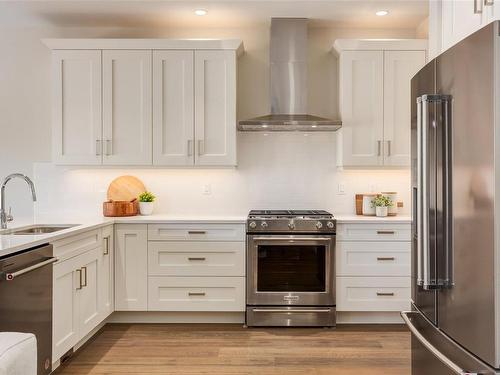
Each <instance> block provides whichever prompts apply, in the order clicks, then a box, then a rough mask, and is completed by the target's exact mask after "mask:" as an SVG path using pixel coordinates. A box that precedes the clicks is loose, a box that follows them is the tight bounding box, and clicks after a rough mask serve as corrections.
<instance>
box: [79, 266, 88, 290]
mask: <svg viewBox="0 0 500 375" xmlns="http://www.w3.org/2000/svg"><path fill="white" fill-rule="evenodd" d="M82 271H83V272H82V273H85V281H84V282H83V284H82V287H83V286H87V267H82ZM82 273H80V275H81V274H82Z"/></svg>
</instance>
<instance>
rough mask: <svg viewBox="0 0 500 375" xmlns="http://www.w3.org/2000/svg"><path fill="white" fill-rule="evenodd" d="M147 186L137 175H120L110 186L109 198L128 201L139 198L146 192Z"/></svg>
mask: <svg viewBox="0 0 500 375" xmlns="http://www.w3.org/2000/svg"><path fill="white" fill-rule="evenodd" d="M145 191H146V187H145V186H144V184H143V183H142V181H141V180H139V179H138V178H137V177H134V176H120V177H117V178H115V179H114V180H113V181H112V182H111V184H109V187H108V200H112V201H127V202H130V201H131V200H133V199H137V198H138V197H139V194H141V193H144V192H145Z"/></svg>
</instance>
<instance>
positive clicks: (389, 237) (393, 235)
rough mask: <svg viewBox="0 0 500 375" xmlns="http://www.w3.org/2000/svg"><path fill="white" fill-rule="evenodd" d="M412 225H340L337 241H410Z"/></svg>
mask: <svg viewBox="0 0 500 375" xmlns="http://www.w3.org/2000/svg"><path fill="white" fill-rule="evenodd" d="M410 237H411V224H410V223H405V224H390V223H389V224H388V223H374V224H371V223H370V224H366V223H364V224H340V225H338V226H337V241H410Z"/></svg>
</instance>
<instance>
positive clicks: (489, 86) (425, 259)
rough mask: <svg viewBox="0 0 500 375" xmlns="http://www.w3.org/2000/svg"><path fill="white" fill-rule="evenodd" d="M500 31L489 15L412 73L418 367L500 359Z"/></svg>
mask: <svg viewBox="0 0 500 375" xmlns="http://www.w3.org/2000/svg"><path fill="white" fill-rule="evenodd" d="M499 33H500V23H499V22H493V23H491V24H489V25H488V26H486V27H484V28H483V29H481V30H479V31H478V32H476V33H475V34H473V35H471V36H469V37H468V38H466V39H465V40H463V41H462V42H460V43H458V44H457V45H455V46H453V47H452V48H450V49H448V50H447V51H445V52H444V53H443V54H441V55H440V56H438V57H437V58H436V59H434V60H432V61H431V62H429V63H428V64H427V65H426V66H425V67H424V68H423V69H422V70H420V72H418V73H417V74H416V75H415V77H414V78H413V79H412V81H411V90H412V102H411V105H412V125H411V150H412V197H413V204H412V212H413V220H412V234H413V236H412V239H413V242H412V300H413V311H412V312H403V313H402V316H403V319H404V320H405V321H406V324H407V325H408V327H409V328H410V330H411V333H412V338H411V346H412V347H411V348H412V375H447V374H468V373H472V374H474V373H477V374H495V373H497V371H498V370H495V369H498V368H500V34H499ZM498 372H500V371H498Z"/></svg>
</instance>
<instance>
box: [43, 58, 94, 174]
mask: <svg viewBox="0 0 500 375" xmlns="http://www.w3.org/2000/svg"><path fill="white" fill-rule="evenodd" d="M52 60H53V61H52V67H53V98H54V99H53V106H52V108H53V109H52V113H53V114H52V117H53V118H52V121H53V131H52V133H53V134H52V138H53V142H52V143H53V160H54V162H55V163H58V164H68V165H70V164H86V165H94V164H101V132H102V124H101V51H54V53H53V55H52Z"/></svg>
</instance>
